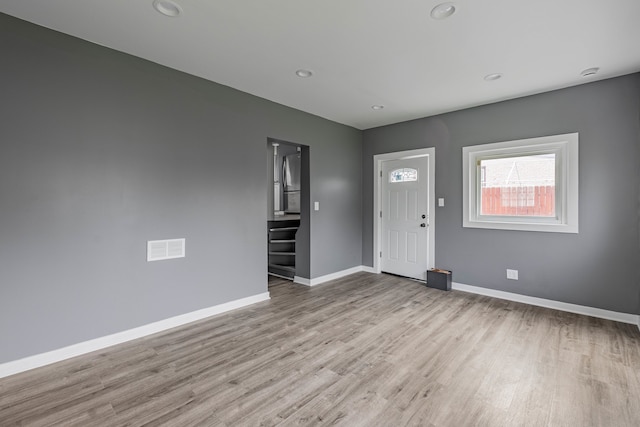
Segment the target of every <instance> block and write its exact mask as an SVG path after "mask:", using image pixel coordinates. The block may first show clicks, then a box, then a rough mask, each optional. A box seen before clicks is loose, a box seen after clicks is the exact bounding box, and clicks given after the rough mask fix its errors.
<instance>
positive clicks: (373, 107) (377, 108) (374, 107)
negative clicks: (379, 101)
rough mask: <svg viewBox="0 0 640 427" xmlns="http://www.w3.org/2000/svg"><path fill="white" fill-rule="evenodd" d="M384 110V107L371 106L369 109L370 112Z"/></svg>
mask: <svg viewBox="0 0 640 427" xmlns="http://www.w3.org/2000/svg"><path fill="white" fill-rule="evenodd" d="M383 108H384V105H372V106H371V109H372V110H376V111H377V110H382V109H383Z"/></svg>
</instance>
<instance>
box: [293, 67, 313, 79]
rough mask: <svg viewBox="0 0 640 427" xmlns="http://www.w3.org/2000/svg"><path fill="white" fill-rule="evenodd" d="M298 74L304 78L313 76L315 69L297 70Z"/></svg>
mask: <svg viewBox="0 0 640 427" xmlns="http://www.w3.org/2000/svg"><path fill="white" fill-rule="evenodd" d="M296 76H298V77H302V78H303V79H306V78H307V77H311V76H313V71H311V70H304V69H300V70H298V71H296Z"/></svg>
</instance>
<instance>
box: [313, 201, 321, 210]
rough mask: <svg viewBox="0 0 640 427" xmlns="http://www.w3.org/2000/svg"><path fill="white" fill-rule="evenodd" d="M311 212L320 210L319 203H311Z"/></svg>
mask: <svg viewBox="0 0 640 427" xmlns="http://www.w3.org/2000/svg"><path fill="white" fill-rule="evenodd" d="M313 210H314V211H319V210H320V202H313Z"/></svg>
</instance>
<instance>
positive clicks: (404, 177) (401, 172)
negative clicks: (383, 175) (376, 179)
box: [389, 168, 418, 182]
mask: <svg viewBox="0 0 640 427" xmlns="http://www.w3.org/2000/svg"><path fill="white" fill-rule="evenodd" d="M417 180H418V171H417V170H416V169H411V168H403V169H396V170H394V171H392V172H390V173H389V182H407V181H417Z"/></svg>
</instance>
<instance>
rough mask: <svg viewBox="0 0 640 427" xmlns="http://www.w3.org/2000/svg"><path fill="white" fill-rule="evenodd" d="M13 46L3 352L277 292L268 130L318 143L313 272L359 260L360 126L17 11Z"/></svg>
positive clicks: (1, 229)
mask: <svg viewBox="0 0 640 427" xmlns="http://www.w3.org/2000/svg"><path fill="white" fill-rule="evenodd" d="M0 53H1V54H2V67H0V94H1V96H0V120H1V124H0V147H1V149H2V155H1V156H0V341H1V342H2V345H1V346H0V363H2V362H7V361H11V360H15V359H18V358H22V357H25V356H30V355H33V354H38V353H42V352H45V351H49V350H53V349H57V348H60V347H64V346H67V345H71V344H75V343H78V342H82V341H86V340H89V339H93V338H97V337H101V336H104V335H107V334H111V333H115V332H119V331H123V330H127V329H130V328H134V327H137V326H141V325H144V324H147V323H150V322H154V321H159V320H162V319H166V318H168V317H171V316H176V315H180V314H184V313H188V312H191V311H194V310H198V309H202V308H206V307H210V306H214V305H217V304H221V303H225V302H228V301H232V300H236V299H239V298H243V297H248V296H252V295H256V294H260V293H263V292H266V291H267V274H266V273H267V246H266V229H265V227H266V218H265V210H266V206H267V191H266V183H265V177H266V176H267V169H266V163H265V142H266V140H267V138H268V137H272V138H276V139H282V140H286V141H296V142H298V143H300V144H303V145H306V146H309V147H310V152H311V157H310V165H309V167H310V174H311V183H310V187H311V197H312V198H313V199H314V200H320V201H321V203H322V209H321V210H320V211H319V212H312V217H311V233H310V246H311V257H312V258H311V266H310V271H311V277H310V278H313V277H317V276H321V275H324V274H328V273H333V272H336V271H340V270H344V269H347V268H350V267H354V266H358V265H360V264H361V261H362V259H361V242H362V240H361V230H362V228H361V227H360V219H361V217H362V213H361V206H362V200H361V188H362V187H361V168H360V164H361V159H362V152H361V149H362V133H361V132H360V131H358V130H356V129H353V128H350V127H347V126H343V125H340V124H336V123H333V122H330V121H328V120H325V119H322V118H319V117H316V116H312V115H309V114H306V113H303V112H300V111H297V110H294V109H291V108H287V107H284V106H281V105H278V104H275V103H272V102H269V101H266V100H264V99H260V98H257V97H254V96H250V95H248V94H245V93H242V92H239V91H236V90H233V89H231V88H228V87H225V86H221V85H218V84H215V83H212V82H209V81H205V80H203V79H199V78H196V77H193V76H190V75H187V74H184V73H181V72H178V71H175V70H171V69H168V68H165V67H162V66H159V65H157V64H153V63H151V62H148V61H144V60H141V59H139V58H135V57H132V56H129V55H126V54H122V53H119V52H116V51H113V50H109V49H106V48H103V47H99V46H97V45H93V44H91V43H88V42H85V41H82V40H79V39H75V38H73V37H70V36H66V35H63V34H60V33H57V32H54V31H50V30H47V29H44V28H41V27H38V26H35V25H32V24H29V23H26V22H23V21H20V20H17V19H14V18H11V17H9V16H6V15H0ZM179 237H184V238H186V254H187V256H186V258H184V259H177V260H169V261H162V262H152V263H147V262H146V241H147V240H154V239H165V238H179Z"/></svg>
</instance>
